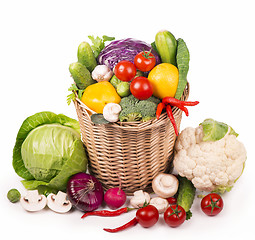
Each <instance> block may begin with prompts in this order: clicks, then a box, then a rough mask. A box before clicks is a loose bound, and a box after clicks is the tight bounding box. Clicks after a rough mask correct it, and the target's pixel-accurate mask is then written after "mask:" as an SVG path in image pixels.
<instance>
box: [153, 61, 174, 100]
mask: <svg viewBox="0 0 255 240" xmlns="http://www.w3.org/2000/svg"><path fill="white" fill-rule="evenodd" d="M148 80H149V81H150V83H151V84H152V87H153V95H154V96H155V97H157V98H160V99H163V98H164V97H174V96H175V93H176V90H177V87H178V82H179V71H178V69H177V67H175V66H174V65H172V64H170V63H161V64H159V65H157V66H156V67H154V68H153V69H152V70H151V71H150V73H149V76H148Z"/></svg>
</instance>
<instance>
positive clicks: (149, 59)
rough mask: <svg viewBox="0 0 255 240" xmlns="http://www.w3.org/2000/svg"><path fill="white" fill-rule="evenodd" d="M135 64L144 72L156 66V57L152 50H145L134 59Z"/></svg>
mask: <svg viewBox="0 0 255 240" xmlns="http://www.w3.org/2000/svg"><path fill="white" fill-rule="evenodd" d="M134 63H135V66H136V67H137V69H139V70H140V71H142V72H148V71H150V70H151V69H152V68H154V66H155V64H156V58H155V57H154V55H153V54H152V53H151V51H149V52H148V51H143V52H140V53H138V54H137V55H136V56H135V59H134Z"/></svg>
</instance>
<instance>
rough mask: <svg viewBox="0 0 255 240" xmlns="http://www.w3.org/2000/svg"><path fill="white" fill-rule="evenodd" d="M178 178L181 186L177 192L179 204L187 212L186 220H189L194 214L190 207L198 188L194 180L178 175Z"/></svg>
mask: <svg viewBox="0 0 255 240" xmlns="http://www.w3.org/2000/svg"><path fill="white" fill-rule="evenodd" d="M178 180H179V188H178V192H177V194H178V197H177V204H178V205H180V206H182V207H183V209H184V210H185V212H186V220H188V219H190V218H191V216H192V213H191V211H190V208H191V206H192V203H193V201H194V198H195V192H196V188H195V187H194V185H193V184H192V182H191V181H189V180H188V179H187V178H185V177H181V176H178Z"/></svg>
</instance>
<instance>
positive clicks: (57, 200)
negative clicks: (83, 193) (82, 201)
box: [47, 191, 72, 213]
mask: <svg viewBox="0 0 255 240" xmlns="http://www.w3.org/2000/svg"><path fill="white" fill-rule="evenodd" d="M47 206H48V207H49V208H50V209H51V210H53V211H54V212H57V213H66V212H68V211H69V210H70V209H71V208H72V204H71V202H70V201H69V200H67V194H66V193H64V192H61V191H59V192H58V193H57V195H55V194H53V193H51V194H49V195H48V197H47Z"/></svg>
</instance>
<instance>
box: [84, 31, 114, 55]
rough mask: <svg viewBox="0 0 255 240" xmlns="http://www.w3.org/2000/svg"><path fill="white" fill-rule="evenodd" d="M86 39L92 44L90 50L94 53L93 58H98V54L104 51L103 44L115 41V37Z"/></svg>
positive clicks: (104, 36) (91, 37) (90, 37)
mask: <svg viewBox="0 0 255 240" xmlns="http://www.w3.org/2000/svg"><path fill="white" fill-rule="evenodd" d="M88 38H89V39H90V40H91V42H92V44H93V45H91V48H92V50H93V52H94V55H95V58H97V57H98V55H99V53H100V52H101V51H102V50H103V49H104V47H105V42H107V41H112V40H114V39H115V37H108V36H106V35H103V36H102V38H100V37H96V38H95V37H94V36H93V35H91V36H88Z"/></svg>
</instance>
